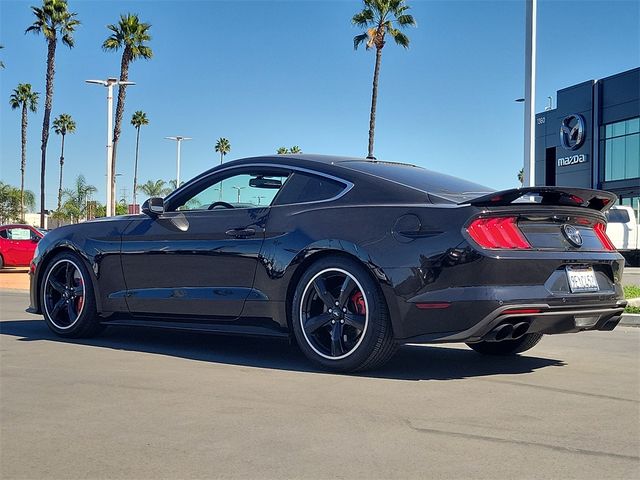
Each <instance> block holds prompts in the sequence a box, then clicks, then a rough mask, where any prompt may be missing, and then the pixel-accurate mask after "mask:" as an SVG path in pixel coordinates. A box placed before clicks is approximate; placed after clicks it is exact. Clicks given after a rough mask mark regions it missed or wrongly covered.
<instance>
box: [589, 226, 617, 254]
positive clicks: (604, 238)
mask: <svg viewBox="0 0 640 480" xmlns="http://www.w3.org/2000/svg"><path fill="white" fill-rule="evenodd" d="M593 231H594V232H595V234H596V236H597V237H598V239H599V240H600V242H601V243H602V246H603V247H604V249H605V250H615V249H616V246H615V245H614V244H613V243H612V242H611V239H610V238H609V236H608V235H607V227H606V226H605V224H604V223H596V224H595V225H594V227H593Z"/></svg>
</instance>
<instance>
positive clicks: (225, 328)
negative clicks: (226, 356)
mask: <svg viewBox="0 0 640 480" xmlns="http://www.w3.org/2000/svg"><path fill="white" fill-rule="evenodd" d="M102 324H103V325H105V326H109V325H113V326H119V327H145V328H163V329H167V330H182V331H191V332H202V333H217V334H223V335H243V336H254V337H274V338H282V339H288V338H289V334H288V333H287V332H283V331H277V330H273V329H271V328H267V327H259V326H252V325H230V324H211V323H188V322H166V321H162V322H158V321H154V320H140V319H117V320H109V321H104V322H102Z"/></svg>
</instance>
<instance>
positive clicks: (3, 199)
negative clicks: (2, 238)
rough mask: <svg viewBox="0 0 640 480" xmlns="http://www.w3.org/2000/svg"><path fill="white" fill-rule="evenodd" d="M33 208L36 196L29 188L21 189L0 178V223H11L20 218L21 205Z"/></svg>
mask: <svg viewBox="0 0 640 480" xmlns="http://www.w3.org/2000/svg"><path fill="white" fill-rule="evenodd" d="M23 205H24V206H26V207H27V208H29V209H33V208H35V206H36V196H35V195H34V194H33V192H32V191H31V190H21V189H19V188H16V187H14V186H13V185H9V184H8V183H4V182H3V181H1V180H0V224H3V223H12V222H15V221H19V220H20V219H21V218H22V213H21V211H22V207H23Z"/></svg>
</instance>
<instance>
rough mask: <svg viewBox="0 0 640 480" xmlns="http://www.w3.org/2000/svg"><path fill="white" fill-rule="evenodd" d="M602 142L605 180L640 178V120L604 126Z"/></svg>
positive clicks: (634, 119) (632, 119)
mask: <svg viewBox="0 0 640 480" xmlns="http://www.w3.org/2000/svg"><path fill="white" fill-rule="evenodd" d="M603 130H604V139H603V140H602V141H601V142H600V145H601V147H600V148H601V151H602V154H603V155H604V165H605V172H604V173H605V174H604V179H605V180H607V181H609V180H624V179H627V178H637V177H640V118H631V119H629V120H624V121H622V122H616V123H610V124H608V125H604V127H603Z"/></svg>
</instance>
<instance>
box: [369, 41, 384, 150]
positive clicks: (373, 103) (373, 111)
mask: <svg viewBox="0 0 640 480" xmlns="http://www.w3.org/2000/svg"><path fill="white" fill-rule="evenodd" d="M381 59H382V48H378V47H376V66H375V69H374V70H373V91H372V92H371V116H370V117H369V148H368V150H367V158H368V157H373V137H374V135H375V129H376V104H377V103H378V78H379V76H380V60H381Z"/></svg>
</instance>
